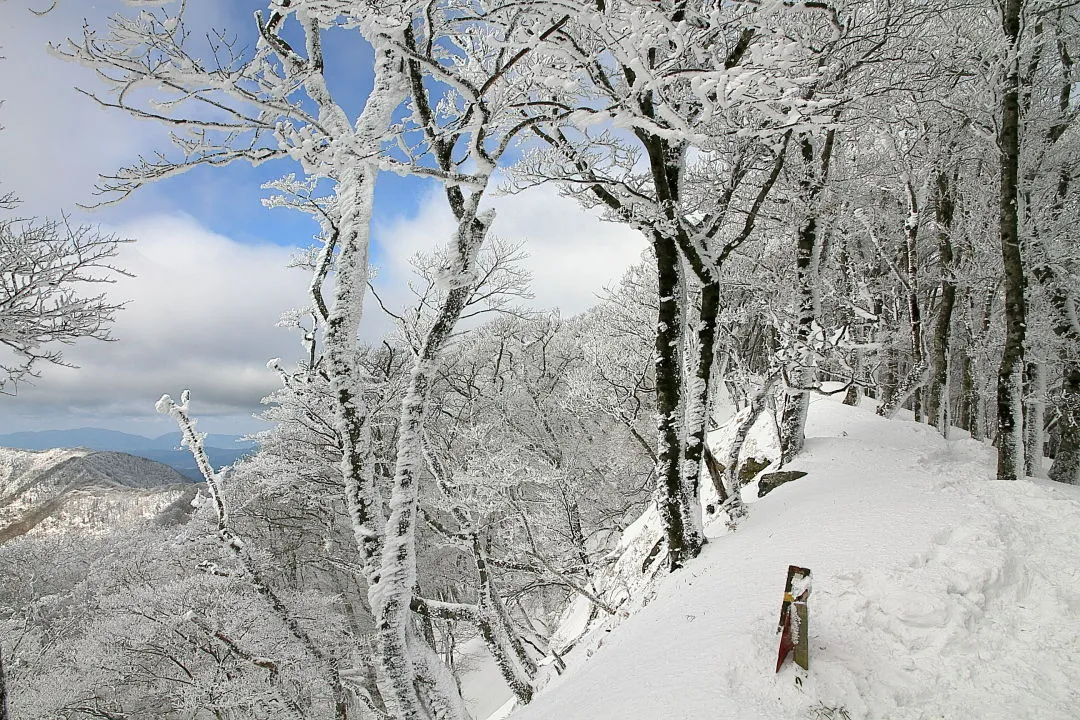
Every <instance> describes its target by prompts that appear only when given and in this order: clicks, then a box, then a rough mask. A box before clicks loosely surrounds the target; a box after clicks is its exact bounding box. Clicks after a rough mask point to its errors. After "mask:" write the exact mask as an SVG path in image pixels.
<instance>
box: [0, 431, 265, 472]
mask: <svg viewBox="0 0 1080 720" xmlns="http://www.w3.org/2000/svg"><path fill="white" fill-rule="evenodd" d="M255 446H256V444H255V443H254V442H252V441H250V440H244V439H243V437H242V436H240V435H223V434H216V433H211V434H209V435H207V437H206V448H205V449H206V454H207V455H208V456H209V458H210V462H211V464H212V465H213V466H214V467H215V468H217V469H220V468H222V467H224V466H226V465H231V464H233V463H234V462H236V461H237V460H239V459H240V458H242V457H244V456H245V455H247V454H248V453H249V452H251V451H252V450H253V449H254V448H255ZM0 447H6V448H11V449H13V450H34V451H44V450H53V449H77V448H85V449H87V450H96V451H108V452H119V453H126V454H128V455H135V456H138V457H143V458H147V459H149V460H153V461H156V462H159V463H161V464H163V465H168V466H169V467H171V468H173V469H175V470H177V471H179V472H180V473H182V474H183V475H185V476H186V477H187V478H188V479H189V480H195V481H199V480H201V479H202V476H201V474H200V473H199V469H198V468H197V467H196V465H195V460H194V459H193V458H192V457H191V453H190V452H189V451H188V450H187V448H183V447H181V446H180V433H179V432H171V433H165V434H164V435H158V436H157V437H146V436H144V435H134V434H131V433H125V432H120V431H118V430H107V429H103V428H92V427H83V428H74V429H70V430H29V431H21V432H15V433H7V434H4V435H0Z"/></svg>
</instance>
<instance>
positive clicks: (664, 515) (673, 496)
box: [653, 231, 700, 570]
mask: <svg viewBox="0 0 1080 720" xmlns="http://www.w3.org/2000/svg"><path fill="white" fill-rule="evenodd" d="M653 254H654V255H655V256H656V274H657V280H658V291H659V294H658V297H659V309H658V312H657V318H656V345H655V358H654V360H655V365H656V435H657V441H656V448H657V453H656V479H657V492H656V505H657V510H658V511H659V513H660V519H661V522H662V523H663V526H664V535H665V538H666V539H667V546H668V566H669V568H670V569H671V570H676V569H678V568H680V567H682V566H683V563H684V562H685V561H686V560H687V559H688V558H691V557H694V556H695V555H697V553H698V551H699V549H700V548H698V547H693V546H688V543H687V538H686V529H685V526H684V524H683V517H684V515H683V499H682V492H683V488H682V479H681V477H680V472H679V469H680V468H679V459H680V457H681V455H682V452H681V451H682V443H681V442H680V437H679V412H680V410H681V408H682V403H681V400H682V398H681V390H682V374H681V372H680V368H679V358H678V350H679V343H680V340H681V338H680V332H679V331H680V328H681V325H682V311H681V308H680V307H679V305H680V303H679V300H680V293H679V272H678V265H679V254H678V248H677V247H676V245H675V241H674V240H673V239H672V238H670V237H669V236H667V235H666V234H665V233H661V232H655V231H654V233H653Z"/></svg>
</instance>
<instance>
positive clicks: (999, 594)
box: [511, 398, 1080, 720]
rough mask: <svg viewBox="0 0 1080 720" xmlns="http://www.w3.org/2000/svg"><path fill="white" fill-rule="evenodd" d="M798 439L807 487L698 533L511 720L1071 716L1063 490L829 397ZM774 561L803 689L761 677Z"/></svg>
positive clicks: (768, 664) (1078, 513) (1071, 507)
mask: <svg viewBox="0 0 1080 720" xmlns="http://www.w3.org/2000/svg"><path fill="white" fill-rule="evenodd" d="M807 435H808V441H807V444H806V450H805V451H804V453H803V454H802V455H800V456H799V457H798V458H796V460H795V462H793V463H792V464H791V468H792V469H798V470H804V471H806V472H807V473H808V475H807V476H806V477H804V478H801V479H799V480H797V481H795V482H792V483H788V484H786V485H783V486H782V487H780V488H778V489H776V490H774V491H773V492H772V493H770V494H769V495H767V496H766V497H765V498H762V499H761V500H760V501H757V502H755V503H753V505H752V506H751V510H750V515H749V517H748V518H747V519H746V520H745V521H744V522H743V523H742V524H741V526H740V527H739V529H738V531H737V532H735V533H727V531H726V529H725V528H724V526H723V523H722V522H716V523H714V525H713V527H712V528H711V531H714V532H715V533H717V535H716V536H713V537H711V539H710V542H709V544H708V545H707V546H706V548H705V551H704V552H703V554H702V556H701V557H700V558H699V559H698V560H697V561H695V562H693V563H691V564H690V565H689V566H688V567H687V568H686V570H685V571H682V572H679V573H676V574H674V575H661V576H659V577H658V580H657V582H656V583H655V584H654V585H653V586H652V588H651V589H650V592H649V593H647V600H648V602H647V604H646V605H645V606H644V607H641V608H640V610H638V611H637V612H635V613H634V614H633V615H632V616H631V617H629V618H628V619H626V620H625V621H623V622H622V623H621V624H620V625H618V627H616V628H614V629H613V630H611V631H610V632H607V630H609V629H610V628H611V627H613V626H614V625H615V622H614V621H612V620H608V621H606V622H605V625H606V627H604V628H602V629H600V630H599V631H598V632H594V633H592V634H591V635H590V639H589V641H588V642H586V641H583V642H582V643H581V644H580V645H579V647H578V649H577V650H576V651H575V652H574V653H572V654H571V656H570V657H569V658H568V664H569V665H570V669H569V671H568V672H567V674H565V675H563V676H562V677H559V678H555V679H554V680H553V681H552V682H551V683H550V684H549V686H548V687H547V689H546V690H545V691H544V692H543V693H542V694H540V695H539V696H538V697H537V698H536V699H535V700H534V701H533V703H532V704H530V705H529V706H528V707H526V708H523V709H521V710H519V711H517V712H516V713H514V714H513V715H512V716H511V717H512V718H513V720H540V719H541V718H551V717H558V718H560V720H573V719H574V718H582V719H584V718H588V719H589V720H604V719H605V718H619V719H620V720H623V719H625V718H635V719H638V720H652V719H656V720H660V719H663V720H677V719H680V718H686V719H691V718H692V719H695V720H696V719H701V720H729V719H730V720H758V719H768V720H772V719H775V720H781V719H783V720H788V719H790V718H833V719H836V720H845V719H850V720H855V719H856V718H881V719H883V720H884V719H885V718H888V719H889V720H904V719H911V720H915V719H920V720H921V719H926V720H929V719H931V718H938V719H941V718H944V719H946V720H951V719H952V718H958V719H959V718H972V717H977V718H980V720H995V719H997V718H1001V719H1002V720H1005V719H1006V718H1008V719H1009V720H1013V719H1014V718H1025V719H1031V720H1058V719H1060V720H1066V719H1069V718H1076V717H1078V716H1080V715H1078V713H1080V710H1078V708H1080V571H1078V569H1077V564H1076V559H1077V558H1078V557H1080V488H1076V487H1071V486H1064V485H1058V484H1054V483H1050V482H1046V481H1039V480H1030V481H1026V482H1021V483H1005V482H999V481H997V480H995V479H994V472H993V450H992V448H990V447H989V446H986V445H984V444H981V443H978V442H975V441H972V440H967V439H961V440H953V441H946V440H944V439H942V438H941V437H940V436H938V434H937V433H936V432H935V431H934V430H933V428H930V427H928V426H925V425H920V424H916V423H913V422H905V421H899V420H884V419H882V418H879V417H877V416H876V415H874V414H873V413H871V412H869V411H867V410H861V409H857V408H850V407H847V406H844V405H842V404H840V403H839V402H837V401H833V400H830V399H824V398H822V399H818V400H817V401H816V402H814V404H813V407H812V409H811V415H810V421H809V425H808V431H807ZM747 495H749V493H747ZM748 499H750V498H748ZM789 564H792V565H801V566H804V567H809V568H810V569H811V570H812V571H813V573H814V590H813V594H812V595H811V597H810V601H809V630H810V671H809V673H808V674H806V675H805V677H802V676H801V675H802V671H801V670H799V669H798V668H796V667H794V666H793V665H792V664H790V662H789V663H788V664H787V665H786V666H785V667H784V668H783V669H782V670H781V671H780V672H779V673H775V672H774V670H775V664H776V652H777V645H778V636H777V635H776V634H775V630H776V622H777V617H778V613H779V608H780V602H781V593H782V591H783V582H784V577H785V572H786V569H787V566H788V565H789ZM639 571H640V568H639ZM641 604H642V603H627V604H626V606H627V607H631V609H637V608H636V607H633V606H637V605H641ZM797 676H798V677H797ZM796 679H798V680H799V681H800V682H798V683H797V682H796Z"/></svg>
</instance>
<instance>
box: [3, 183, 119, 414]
mask: <svg viewBox="0 0 1080 720" xmlns="http://www.w3.org/2000/svg"><path fill="white" fill-rule="evenodd" d="M0 202H2V201H0ZM9 209H10V208H9ZM121 242H123V241H121V240H119V239H118V238H116V237H115V236H112V235H106V234H103V233H101V232H99V231H98V230H95V229H94V228H92V227H89V226H77V227H76V226H72V225H70V224H69V223H68V222H67V220H66V219H65V220H41V219H18V218H10V217H8V218H3V219H0V345H3V354H2V356H0V357H2V359H0V393H4V394H14V393H15V392H16V391H17V389H18V385H19V383H20V382H24V381H27V380H29V379H30V378H34V377H37V376H38V375H40V373H41V366H42V365H47V364H54V365H67V364H69V363H67V362H66V361H65V360H64V355H63V352H62V350H61V347H62V346H64V345H71V344H72V343H74V342H75V341H76V340H78V339H80V338H92V339H94V340H111V339H112V336H111V335H110V333H109V326H110V325H111V324H112V321H113V317H114V315H115V314H116V312H117V311H118V310H120V309H121V308H122V307H123V304H122V303H117V302H114V301H113V300H111V299H110V298H108V297H107V296H106V294H105V293H97V294H94V293H93V290H94V288H95V286H97V285H101V284H106V283H112V282H115V280H116V278H117V277H118V276H120V275H123V274H125V273H124V271H123V270H121V269H120V268H118V267H117V266H116V265H115V264H113V259H114V258H115V257H116V255H117V252H118V250H119V247H120V244H121Z"/></svg>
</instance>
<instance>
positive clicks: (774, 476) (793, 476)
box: [757, 470, 806, 497]
mask: <svg viewBox="0 0 1080 720" xmlns="http://www.w3.org/2000/svg"><path fill="white" fill-rule="evenodd" d="M804 475H806V473H805V472H803V471H802V470H781V471H780V472H771V473H765V474H764V475H762V476H761V481H760V482H758V490H757V496H758V497H765V496H766V495H768V494H769V493H771V492H772V491H773V490H775V489H776V488H778V487H780V486H781V485H783V484H784V483H789V482H791V481H792V480H798V479H799V478H801V477H802V476H804Z"/></svg>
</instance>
